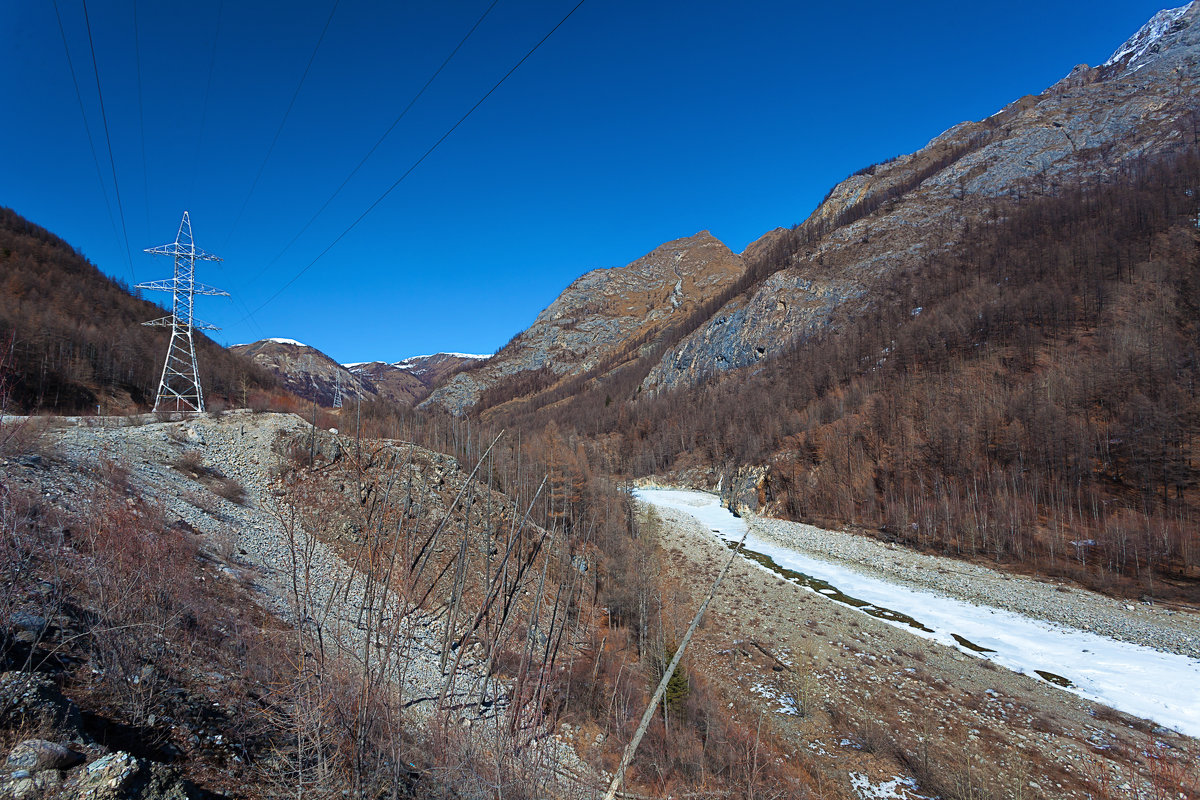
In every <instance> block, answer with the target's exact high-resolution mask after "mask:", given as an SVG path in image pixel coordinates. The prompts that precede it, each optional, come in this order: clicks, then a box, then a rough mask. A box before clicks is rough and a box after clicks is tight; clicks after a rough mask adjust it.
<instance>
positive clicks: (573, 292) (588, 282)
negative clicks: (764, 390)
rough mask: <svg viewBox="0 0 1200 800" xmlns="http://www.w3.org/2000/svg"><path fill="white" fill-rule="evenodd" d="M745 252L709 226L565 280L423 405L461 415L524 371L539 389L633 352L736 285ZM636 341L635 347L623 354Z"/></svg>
mask: <svg viewBox="0 0 1200 800" xmlns="http://www.w3.org/2000/svg"><path fill="white" fill-rule="evenodd" d="M744 271H745V264H744V262H743V261H742V259H741V257H740V256H738V255H737V254H735V253H734V252H733V251H731V250H730V249H729V248H728V247H726V246H725V245H724V244H722V243H721V242H720V241H718V240H717V239H716V237H714V236H713V235H712V234H711V233H709V232H708V231H701V232H700V233H697V234H695V235H694V236H689V237H686V238H683V239H676V240H674V241H670V242H667V243H666V244H663V245H660V246H659V247H657V248H655V249H654V250H653V251H651V252H650V253H647V254H646V255H645V256H643V257H642V258H639V259H638V260H636V261H634V262H632V263H630V264H628V265H626V266H624V267H617V268H612V269H597V270H592V271H591V272H588V273H586V274H585V275H583V276H581V277H580V278H578V279H577V280H576V281H575V282H573V283H572V284H571V285H570V286H568V287H567V288H566V289H565V290H564V291H563V293H562V294H561V295H559V297H558V299H556V300H555V301H554V302H553V303H551V304H550V305H549V306H548V307H547V308H546V309H545V310H544V311H542V312H541V313H540V314H539V315H538V316H537V319H535V320H534V321H533V324H532V325H530V326H529V328H528V329H526V330H525V331H523V332H522V333H520V334H518V335H517V336H516V337H515V338H514V339H513V340H512V341H511V342H509V343H508V344H507V345H506V346H505V347H504V348H503V349H501V350H500V352H498V353H497V354H496V355H495V356H493V357H492V358H491V359H489V360H488V361H487V362H485V363H484V364H482V365H480V366H479V367H478V368H476V369H473V370H470V371H468V372H462V373H459V374H458V375H455V376H454V377H453V378H451V379H450V381H449V382H447V383H446V384H445V385H444V386H442V387H440V388H438V389H437V390H435V391H434V392H433V393H432V394H431V395H430V396H429V398H428V399H426V400H425V401H424V402H423V403H422V405H423V406H441V407H444V408H447V409H449V410H450V411H452V412H455V413H462V412H464V411H466V410H467V409H469V408H471V407H472V406H474V405H475V404H476V403H477V402H479V400H480V398H481V396H482V395H483V393H484V391H486V390H487V389H489V388H491V387H497V386H499V385H501V384H503V382H505V381H511V380H513V379H516V378H517V376H519V375H520V374H521V373H538V376H536V377H537V378H538V379H537V380H535V381H534V383H535V385H536V386H537V390H539V391H540V390H545V389H548V388H552V387H553V386H554V385H556V384H558V383H560V382H561V381H563V380H565V379H567V378H569V377H570V376H574V375H580V374H583V373H587V372H589V371H593V370H597V369H602V368H605V366H606V362H608V361H612V360H614V359H615V360H616V361H618V362H619V361H621V360H622V359H623V358H636V356H637V353H636V344H632V343H636V342H642V343H645V342H647V341H649V340H651V339H653V337H654V336H656V335H658V334H660V333H662V332H663V331H664V330H666V329H667V328H669V327H670V326H671V325H672V324H675V323H676V322H678V321H680V320H682V319H684V318H686V317H687V315H688V314H690V313H691V312H693V311H695V310H696V309H698V308H700V307H702V306H703V305H704V304H705V303H706V302H709V301H710V300H712V299H713V298H714V297H716V296H718V295H719V294H720V292H721V291H722V290H723V289H725V288H727V287H729V286H731V285H732V284H734V283H735V282H736V281H737V280H738V279H739V278H740V277H741V276H742V274H743V272H744ZM628 347H632V348H633V352H622V350H623V348H628Z"/></svg>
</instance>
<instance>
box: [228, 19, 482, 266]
mask: <svg viewBox="0 0 1200 800" xmlns="http://www.w3.org/2000/svg"><path fill="white" fill-rule="evenodd" d="M499 2H500V0H492V4H491V5H490V6H488V7H487V8H486V9H484V12H483V13H482V14H480V15H479V19H477V20H475V24H474V25H472V26H471V29H470V30H469V31H467V33H466V35H465V36H463V37H462V39H460V40H459V42H458V44H457V45H455V47H454V49H453V50H451V51H450V55H448V56H446V59H445V60H444V61H442V64H441V66H439V67H438V68H437V70H436V71H435V72H434V73H433V74H432V75H430V76H429V80H427V81H425V85H424V86H422V87H421V88H420V90H419V91H418V92H417V93H416V94H415V95H413V98H412V99H411V100H409V101H408V105H406V106H405V107H404V109H403V110H402V111H401V112H400V113H399V114H398V115H397V116H396V118H395V119H394V120H392V124H391V125H389V126H388V127H387V130H385V131H384V132H383V135H381V136H380V137H379V139H378V140H376V142H375V144H373V145H371V149H370V150H368V151H367V154H366V155H365V156H363V157H362V159H361V160H360V161H359V162H358V163H357V164H356V165H355V166H354V169H352V170H350V174H349V175H347V176H346V178H345V180H343V181H342V182H341V183H340V184H339V185H338V187H337V188H336V189H334V190H333V194H331V195H329V197H328V198H327V199H326V200H325V202H324V203H322V204H321V207H320V208H318V209H317V211H316V213H315V214H313V215H312V217H310V218H309V220H308V222H306V223H304V225H303V226H302V227H301V228H300V230H299V231H297V232H296V235H295V236H293V237H292V238H291V239H290V240H289V241H288V243H287V244H285V245H284V246H283V249H282V250H280V251H279V252H278V253H277V254H276V255H275V257H274V258H272V259H271V260H270V261H268V262H267V263H266V265H265V266H264V267H263V268H262V269H260V270H259V271H258V272H257V273H255V275H254V277H252V278H251V279H250V282H251V283H253V282H254V281H256V280H258V278H260V277H261V276H262V274H263V273H264V272H266V271H267V270H268V269H270V268H271V266H272V265H273V264H275V262H277V261H278V260H279V259H280V258H282V257H283V254H284V253H286V252H287V251H288V250H289V249H290V248H291V246H292V245H294V244H295V243H296V240H297V239H299V238H300V237H301V236H303V235H304V232H305V231H306V230H308V228H309V226H310V225H312V224H313V223H314V222H316V221H317V217H319V216H321V214H323V213H325V209H327V208H329V204H330V203H332V202H333V201H334V198H336V197H337V196H338V195H339V194H341V192H342V189H345V188H346V184H348V183H349V182H350V181H351V179H353V178H354V176H355V175H357V174H358V171H359V170H360V169H362V167H363V165H364V164H366V163H367V161H368V159H370V158H371V156H372V155H374V154H375V151H376V150H378V149H379V146H380V145H381V144H383V141H384V139H386V138H387V137H388V136H389V135H391V133H392V131H393V130H394V129H395V127H396V126H397V125H399V124H400V120H402V119H404V117H405V116H407V115H408V112H409V110H410V109H412V107H413V106H414V105H416V103H417V101H418V100H420V99H421V95H423V94H425V90H426V89H428V88H429V87H430V85H431V84H432V83H433V82H434V81H435V80H436V79H437V76H438V75H441V74H442V70H444V69H445V68H446V65H447V64H449V63H450V61H451V60H452V59H453V58H454V56H455V55H457V54H458V51H459V50H461V49H462V46H463V45H464V44H466V43H467V39H470V38H471V34H473V33H475V29H476V28H478V27H479V26H480V24H482V23H483V21H484V19H486V18H487V15H488V14H490V13H491V11H492V9H493V8H495V7H496V4H497V3H499Z"/></svg>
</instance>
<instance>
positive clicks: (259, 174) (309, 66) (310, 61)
mask: <svg viewBox="0 0 1200 800" xmlns="http://www.w3.org/2000/svg"><path fill="white" fill-rule="evenodd" d="M339 2H340V0H333V8H331V9H330V10H329V17H328V18H326V20H325V27H323V28H321V36H320V37H319V38H318V39H317V46H316V47H314V48H313V51H312V55H310V56H309V57H308V64H306V65H305V67H304V74H303V75H301V76H300V83H298V84H297V85H296V91H294V92H292V100H291V102H289V103H288V107H287V110H286V111H284V112H283V119H281V120H280V121H279V127H278V128H277V129H276V130H275V138H273V139H271V146H270V147H268V148H267V154H266V155H265V156H264V157H263V160H262V164H260V165H259V167H258V172H257V173H255V175H254V181H253V182H252V183H251V184H250V191H248V192H246V198H245V199H244V200H242V207H241V208H240V209H238V213H237V216H236V217H234V219H233V224H232V225H230V226H229V233H228V234H226V236H225V244H228V243H229V239H230V237H231V236H233V231H234V229H235V228H236V227H237V225H238V223H239V222H241V220H242V215H243V214H244V213H246V205H247V204H248V203H249V202H250V197H251V195H253V194H254V189H255V188H256V187H257V186H258V180H259V178H261V177H262V174H263V170H264V169H266V168H267V162H268V161H270V160H271V153H273V152H274V151H275V144H276V143H277V142H278V141H279V134H281V133H283V126H284V125H286V124H287V121H288V116H289V115H290V114H291V113H292V106H294V105H296V98H297V97H299V96H300V89H301V88H303V86H304V81H305V79H306V78H308V71H309V70H310V69H312V65H313V61H315V60H316V58H317V51H318V50H320V49H321V42H323V41H325V34H326V32H327V31H328V30H329V23H331V22H333V15H334V13H335V12H336V11H337V7H338V3H339ZM222 247H224V245H222Z"/></svg>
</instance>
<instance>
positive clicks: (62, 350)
mask: <svg viewBox="0 0 1200 800" xmlns="http://www.w3.org/2000/svg"><path fill="white" fill-rule="evenodd" d="M162 266H163V267H164V268H165V269H167V270H169V269H170V265H169V263H167V262H163V264H162ZM162 315H163V311H162V309H161V308H159V307H158V306H156V305H154V304H153V303H150V302H148V301H146V300H140V299H138V298H136V297H134V296H133V295H132V294H131V293H130V290H129V287H128V286H126V285H125V284H123V283H121V282H118V281H114V280H112V279H110V278H108V277H107V276H105V275H104V274H103V273H101V272H100V270H99V269H97V268H96V266H95V265H93V264H92V263H90V262H89V261H88V260H87V259H86V258H84V257H83V255H82V254H80V253H79V252H78V251H77V250H75V249H74V248H73V247H71V245H69V244H67V243H66V242H64V241H63V240H62V239H60V238H58V237H57V236H55V235H54V234H52V233H50V232H49V231H47V230H45V229H44V228H41V227H39V226H37V225H34V224H33V223H31V222H28V221H27V220H25V219H24V218H22V217H21V216H20V215H19V214H17V213H16V212H14V211H12V210H11V209H7V208H0V344H3V357H2V358H0V366H2V367H3V372H4V379H5V380H6V382H7V384H8V398H9V402H10V403H12V404H13V405H14V406H15V408H16V409H19V410H35V409H40V410H46V411H54V412H57V413H64V414H67V413H73V412H80V411H89V410H90V411H94V410H95V408H96V405H97V404H100V405H101V406H102V410H103V411H105V413H113V412H120V411H133V410H137V409H139V408H143V409H144V408H145V407H146V406H149V405H152V404H153V402H154V392H155V390H156V389H157V386H158V379H159V374H160V372H161V371H162V360H163V357H164V355H165V353H166V348H167V339H168V338H169V336H170V331H169V330H167V329H164V328H145V327H142V325H141V323H143V322H145V321H147V320H151V319H155V318H156V317H161V316H162ZM196 349H197V356H198V359H199V362H200V378H201V382H202V383H203V385H204V387H205V394H206V395H207V396H208V398H209V399H210V400H217V401H219V400H220V399H221V398H227V399H228V400H230V401H234V402H236V403H238V404H240V405H245V404H247V403H248V402H250V400H251V395H252V394H255V393H265V392H267V391H274V390H276V382H275V380H274V378H272V377H271V376H270V375H269V374H267V373H266V372H264V371H263V370H262V369H260V368H258V367H257V366H255V365H253V364H251V363H250V362H249V361H247V360H246V359H243V358H240V357H238V356H236V355H233V354H231V353H229V352H227V351H226V350H225V349H224V348H222V347H221V346H219V345H217V344H216V343H215V342H213V341H212V340H211V339H209V338H208V337H206V336H204V335H203V334H197V336H196ZM264 397H265V395H264ZM264 402H265V400H264ZM10 410H11V409H10Z"/></svg>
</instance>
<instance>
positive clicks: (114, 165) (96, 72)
mask: <svg viewBox="0 0 1200 800" xmlns="http://www.w3.org/2000/svg"><path fill="white" fill-rule="evenodd" d="M83 22H84V24H85V25H86V26H87V35H88V47H90V48H91V50H92V73H93V74H94V75H95V76H96V94H97V95H99V97H100V119H101V120H102V121H103V122H104V141H105V142H106V143H107V144H108V163H109V166H111V167H112V176H113V189H114V190H116V193H117V212H118V213H119V214H120V215H121V232H122V233H124V234H125V260H126V261H128V262H129V278H130V280H131V281H132V282H134V283H136V282H137V278H135V277H134V276H133V258H131V257H130V255H129V230H128V229H127V228H126V227H125V208H124V207H123V206H122V205H121V184H119V183H117V162H116V160H115V159H114V158H113V151H112V137H111V136H109V135H108V115H107V114H106V113H104V92H103V91H102V90H101V89H100V66H99V64H97V63H96V45H95V44H94V43H93V42H92V23H91V20H89V19H88V10H87V0H83Z"/></svg>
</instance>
